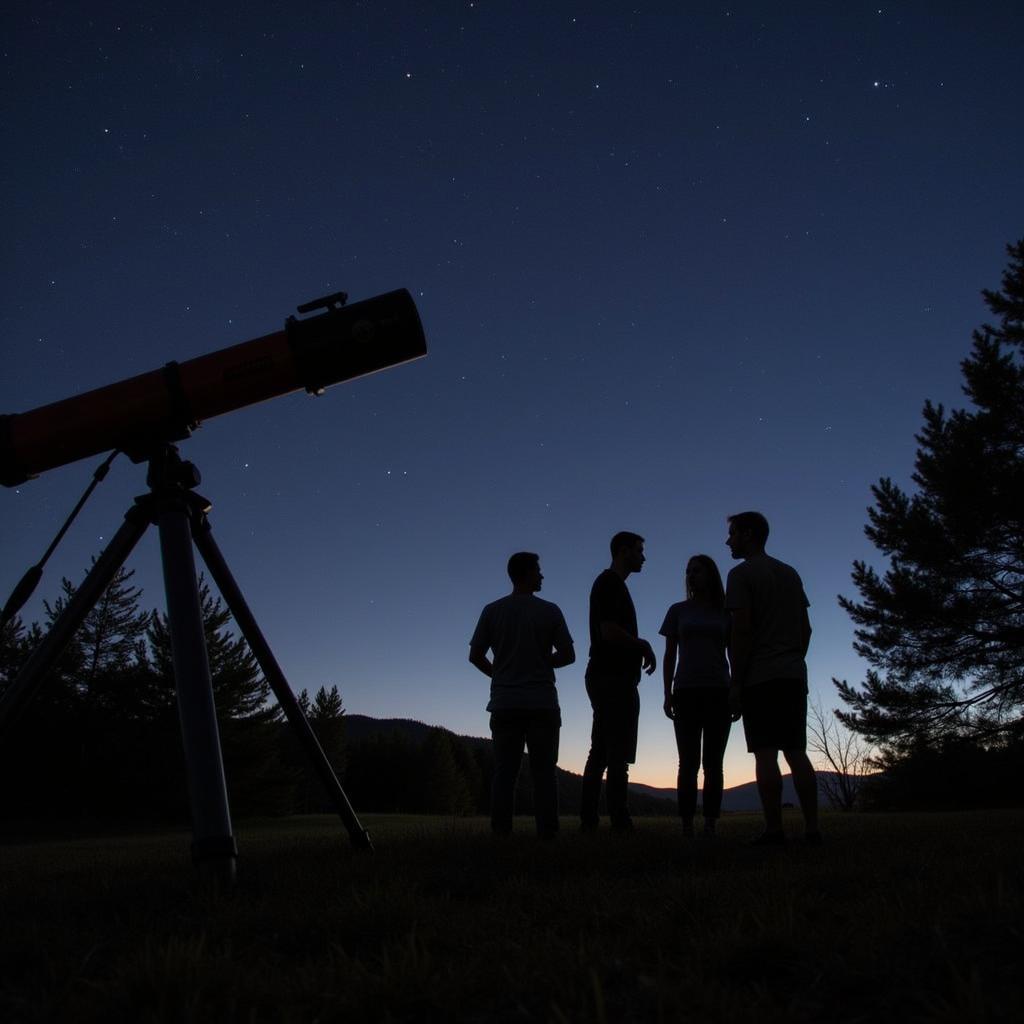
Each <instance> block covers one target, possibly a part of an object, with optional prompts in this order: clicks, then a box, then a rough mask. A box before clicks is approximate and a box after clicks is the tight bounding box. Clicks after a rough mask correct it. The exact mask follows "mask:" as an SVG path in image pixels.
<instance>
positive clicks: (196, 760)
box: [157, 495, 238, 888]
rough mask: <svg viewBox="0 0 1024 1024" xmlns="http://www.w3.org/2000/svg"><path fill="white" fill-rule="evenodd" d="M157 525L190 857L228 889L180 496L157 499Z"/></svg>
mask: <svg viewBox="0 0 1024 1024" xmlns="http://www.w3.org/2000/svg"><path fill="white" fill-rule="evenodd" d="M157 524H158V526H159V528H160V553H161V557H162V559H163V568H164V585H165V587H166V591H167V617H168V619H169V621H170V626H171V651H172V655H173V660H174V679H175V683H176V685H177V689H178V713H179V716H180V719H181V738H182V743H183V746H184V749H185V770H186V772H187V774H188V789H189V802H190V805H191V808H192V836H193V843H192V856H193V859H194V860H195V861H196V863H197V864H198V865H200V866H201V867H204V866H208V867H212V868H213V870H214V872H215V874H216V875H217V877H218V879H219V881H220V882H221V884H222V885H223V886H224V887H225V888H230V886H231V885H232V883H233V882H234V877H235V862H236V859H237V857H238V851H237V849H236V847H235V840H234V836H233V835H232V833H231V812H230V810H229V808H228V791H227V784H226V782H225V779H224V762H223V759H222V757H221V749H220V733H219V731H218V729H217V712H216V708H215V707H214V702H213V684H212V682H211V679H210V665H209V659H208V657H207V653H206V638H205V635H204V632H203V614H202V607H201V604H200V600H199V588H198V586H197V584H196V569H195V560H194V558H193V556H192V536H191V531H190V529H189V513H188V506H187V503H186V499H185V497H184V496H183V495H176V496H172V497H169V498H167V499H166V500H165V501H164V502H163V503H162V507H161V510H160V514H159V517H158V519H157Z"/></svg>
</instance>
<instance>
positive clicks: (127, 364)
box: [0, 0, 1024, 812]
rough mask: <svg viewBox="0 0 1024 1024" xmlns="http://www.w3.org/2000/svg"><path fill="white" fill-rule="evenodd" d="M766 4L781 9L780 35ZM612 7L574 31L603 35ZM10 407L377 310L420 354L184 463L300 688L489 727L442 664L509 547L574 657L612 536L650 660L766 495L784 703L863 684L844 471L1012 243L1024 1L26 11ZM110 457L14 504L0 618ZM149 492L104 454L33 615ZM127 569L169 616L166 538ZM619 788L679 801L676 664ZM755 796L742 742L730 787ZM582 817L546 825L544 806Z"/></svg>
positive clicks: (12, 107) (873, 471)
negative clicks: (624, 545) (802, 597)
mask: <svg viewBox="0 0 1024 1024" xmlns="http://www.w3.org/2000/svg"><path fill="white" fill-rule="evenodd" d="M776 8H779V10H777V9H776ZM598 12H600V13H598ZM5 21H6V25H5V33H4V37H3V52H2V75H3V89H2V96H3V99H2V102H3V116H2V118H0V151H2V153H3V154H4V156H3V158H2V168H3V170H2V175H3V182H2V184H3V194H4V229H3V232H2V240H0V245H2V251H3V275H2V284H0V287H2V302H0V318H2V330H0V347H2V358H3V373H2V375H0V411H2V412H24V411H27V410H29V409H33V408H35V407H37V406H40V405H44V404H47V403H49V402H52V401H56V400H58V399H62V398H65V397H68V396H70V395H73V394H76V393H79V392H83V391H88V390H90V389H92V388H95V387H100V386H102V385H105V384H108V383H112V382H114V381H117V380H120V379H122V378H125V377H129V376H132V375H134V374H137V373H142V372H144V371H148V370H152V369H155V368H157V367H160V366H162V365H163V364H164V363H166V362H168V361H169V360H179V361H183V360H185V359H189V358H192V357H195V356H199V355H203V354H205V353H207V352H212V351H215V350H217V349H220V348H223V347H225V346H227V345H231V344H234V343H236V342H239V341H244V340H247V339H249V338H253V337H256V336H259V335H263V334H267V333H270V332H272V331H276V330H279V329H280V327H281V325H282V322H283V320H284V317H285V316H287V315H288V314H289V313H291V312H293V311H294V307H295V306H296V305H297V304H299V303H301V302H304V301H306V300H307V299H310V298H313V297H316V296H319V295H322V294H324V293H326V292H330V291H336V290H340V289H344V290H345V291H347V292H348V293H349V295H350V297H351V299H352V301H355V300H358V299H361V298H368V297H370V296H373V295H376V294H379V293H381V292H386V291H390V290H392V289H395V288H401V287H405V288H408V289H409V290H410V291H411V292H412V294H413V296H414V297H415V299H416V302H417V305H418V307H419V310H420V314H421V316H422V319H423V323H424V327H425V330H426V334H427V340H428V345H429V354H428V356H427V358H426V359H424V360H421V361H419V362H416V363H412V364H409V365H406V366H402V367H398V368H395V369H391V370H388V371H386V372H383V373H380V374H377V375H375V376H373V377H368V378H365V379H362V380H358V381H355V382H352V383H348V384H343V385H339V386H338V387H336V388H333V389H331V390H329V391H328V392H327V393H326V394H325V395H323V396H322V397H319V398H316V399H314V398H311V397H309V396H306V395H304V394H301V393H300V394H295V395H291V396H286V397H281V398H278V399H276V400H274V401H271V402H268V403H265V404H263V405H259V406H250V407H248V408H245V409H242V410H240V411H237V412H235V413H232V414H230V415H227V416H224V417H221V418H218V419H214V420H211V421H209V422H208V423H206V424H204V425H203V426H202V428H201V429H199V430H198V431H197V432H196V433H195V434H194V436H193V437H192V438H191V439H190V440H188V441H186V442H184V443H183V444H182V451H183V454H184V455H185V457H187V458H188V459H190V460H192V461H194V462H195V463H196V464H197V465H198V467H199V468H200V471H201V472H202V474H203V484H202V487H201V488H200V490H201V492H202V493H203V494H205V495H206V496H208V497H209V498H210V499H212V501H213V505H214V507H213V511H212V513H211V522H212V524H213V528H214V533H215V536H216V538H217V541H218V543H219V545H220V547H221V549H222V551H223V553H224V555H225V557H226V558H227V560H228V562H229V564H230V566H231V568H232V570H233V572H234V574H235V576H236V578H237V580H238V582H239V583H240V585H241V586H242V588H243V590H244V591H245V593H246V596H247V598H248V600H249V603H250V605H251V606H252V608H253V611H254V613H255V614H256V617H257V619H258V620H259V621H260V624H261V626H262V628H263V630H264V632H265V634H266V635H267V638H268V640H269V641H270V644H271V646H272V647H273V648H274V651H275V654H276V655H277V658H278V660H279V662H280V663H281V665H282V667H283V669H284V671H285V673H286V675H287V676H288V677H289V679H290V681H291V683H292V686H293V688H294V689H296V690H299V689H301V688H303V687H305V688H308V689H310V690H311V691H312V690H315V689H316V688H318V687H319V686H321V685H327V686H331V685H335V684H336V685H337V686H338V687H339V689H340V690H341V693H342V695H343V698H344V700H345V704H346V707H347V709H348V711H349V712H352V713H360V714H367V715H373V716H378V717H384V716H389V717H390V716H396V717H407V718H415V719H420V720H422V721H425V722H428V723H433V724H440V725H444V726H446V727H448V728H450V729H452V730H454V731H455V732H459V733H466V734H472V735H487V715H486V713H485V711H484V705H485V704H486V701H487V686H488V681H487V680H486V679H485V678H484V677H483V676H482V675H480V674H479V673H478V672H477V671H476V670H475V669H473V668H472V667H471V666H470V665H469V663H468V661H467V660H466V655H467V651H468V641H469V637H470V635H471V633H472V630H473V627H474V625H475V623H476V619H477V616H478V614H479V611H480V608H481V607H482V605H483V604H484V603H486V602H487V601H490V600H493V599H494V598H496V597H499V596H501V595H502V594H503V593H505V592H507V590H508V589H509V585H508V581H507V579H506V577H505V562H506V559H507V557H508V555H509V554H510V553H511V552H513V551H515V550H518V549H526V550H532V551H536V552H539V553H540V555H541V564H542V569H543V571H544V575H545V583H544V590H543V591H542V594H541V596H542V597H545V598H547V599H549V600H552V601H555V602H556V603H558V604H559V605H560V606H561V608H562V609H563V611H564V613H565V616H566V619H567V621H568V624H569V628H570V630H571V632H572V634H573V636H574V639H575V640H576V646H577V654H578V660H577V663H576V664H575V665H574V666H572V667H571V668H569V669H564V670H562V671H560V672H559V673H558V687H559V691H560V695H561V702H562V713H563V722H564V726H563V732H562V752H561V757H560V764H561V766H562V767H564V768H567V769H569V770H572V771H580V770H582V766H583V761H584V759H585V756H586V749H587V743H588V738H589V728H590V714H589V706H588V704H587V701H586V696H585V694H584V690H583V671H584V667H585V663H586V653H587V642H588V637H587V618H586V614H587V595H588V593H589V589H590V585H591V582H592V580H593V578H594V576H595V575H596V574H597V573H598V572H599V571H600V570H601V569H602V568H604V567H605V566H606V565H607V564H608V561H609V553H608V540H609V539H610V537H611V535H612V534H613V533H614V532H616V531H617V530H622V529H628V530H633V531H635V532H638V533H640V534H642V535H643V536H644V537H645V538H646V542H647V545H646V546H647V556H648V561H647V564H646V566H645V568H644V570H643V572H642V573H641V574H640V575H637V576H632V577H630V579H629V586H630V589H631V591H632V593H633V597H634V601H635V603H636V606H637V612H638V618H639V621H640V630H641V635H643V636H645V637H647V638H648V639H650V640H651V641H652V643H654V645H655V648H656V650H657V651H658V655H659V659H660V656H661V652H662V641H661V638H660V637H658V636H657V635H656V634H657V629H658V627H659V626H660V624H661V620H662V617H663V615H664V613H665V610H666V608H667V607H668V605H669V604H671V603H672V602H673V601H675V600H678V599H680V597H681V593H682V572H683V567H684V565H685V563H686V560H687V558H688V557H689V556H690V555H691V554H694V553H698V552H703V553H706V554H709V555H711V556H712V557H713V558H714V559H715V560H716V562H717V563H718V565H719V567H720V569H721V570H722V573H723V576H724V575H725V573H726V571H727V570H728V568H729V567H730V566H731V564H732V563H731V560H730V558H729V553H728V550H727V549H726V547H725V535H726V523H725V517H726V516H727V515H728V514H730V513H734V512H739V511H743V510H745V509H751V508H752V509H759V510H761V511H762V512H764V513H765V514H766V515H767V517H768V519H769V521H770V522H771V525H772V535H771V537H770V539H769V544H768V550H769V553H771V554H774V555H776V556H777V557H780V558H782V559H783V560H785V561H788V562H790V563H791V564H793V565H794V566H796V568H797V569H798V570H799V571H800V573H801V574H802V576H803V578H804V582H805V587H806V590H807V593H808V596H809V598H810V601H811V610H810V611H811V619H812V624H813V626H814V630H815V632H814V637H813V639H812V646H811V652H810V656H809V668H810V678H811V691H812V697H819V698H820V699H821V700H822V701H823V702H824V704H825V705H826V707H833V706H835V704H836V700H835V699H834V697H833V691H832V687H831V684H830V678H831V677H832V676H840V677H847V678H850V679H851V680H852V679H861V678H862V677H863V672H864V666H863V665H862V664H861V663H860V662H859V661H858V659H857V658H856V657H855V656H854V655H853V653H852V650H851V639H852V628H851V625H850V622H849V620H848V618H847V617H846V616H845V615H844V614H843V613H842V612H841V610H840V609H839V608H838V606H837V604H836V595H837V594H839V593H845V594H848V595H849V594H851V593H852V588H851V584H850V566H851V562H852V560H853V559H854V558H858V557H867V558H869V559H873V560H874V561H875V564H881V563H880V562H879V559H878V556H877V555H876V553H875V552H874V551H873V549H872V548H871V547H870V545H869V544H868V542H867V541H866V539H865V538H864V536H863V525H864V522H865V520H866V511H865V510H866V507H867V506H868V505H869V503H870V500H871V496H870V490H869V488H870V485H871V484H872V483H873V482H875V481H876V480H877V479H878V478H879V477H880V476H883V475H889V476H892V477H893V478H894V479H895V480H897V481H898V482H900V483H903V484H907V483H908V482H909V476H910V473H911V471H912V462H913V454H914V450H915V443H914V437H913V435H914V432H915V430H917V429H918V428H919V426H920V423H921V418H920V410H921V406H922V404H923V402H924V400H925V399H926V398H931V399H933V400H936V401H942V402H945V403H946V404H947V405H949V404H953V405H956V404H960V403H961V402H962V395H961V392H960V383H961V378H960V373H959V361H960V359H962V358H963V357H964V356H965V355H966V353H967V351H968V348H969V345H970V332H971V330H972V329H973V328H974V327H976V326H978V325H979V324H980V323H981V322H982V321H983V320H985V319H986V317H987V313H988V311H987V309H986V307H985V306H984V304H983V302H982V299H981V296H980V290H981V289H982V288H983V287H998V284H999V278H1000V274H1001V272H1002V270H1003V268H1004V265H1005V262H1006V255H1005V250H1004V246H1005V244H1006V243H1007V242H1009V241H1012V240H1015V239H1017V238H1018V237H1020V236H1021V235H1022V234H1024V189H1022V168H1024V134H1022V133H1021V131H1020V128H1021V118H1020V109H1021V108H1020V103H1021V98H1022V96H1024V62H1022V61H1021V57H1020V43H1021V40H1022V39H1024V7H1021V5H1019V4H1017V3H1005V4H1002V3H991V2H990V3H984V4H978V5H971V4H966V3H963V4H924V3H908V4H898V5H893V6H889V5H885V6H877V5H867V4H861V3H842V4H840V3H832V4H828V3H814V4H785V5H775V4H767V3H748V4H690V3H678V4H669V3H662V4H630V5H626V4H611V3H608V4H569V3H564V4H563V3H550V4H531V3H487V2H479V3H454V2H453V3H438V4H429V5H428V4H417V3H405V4H391V3H367V4H362V3H326V2H323V3H303V2H297V3H294V4H287V5H286V4H279V3H258V2H257V3H247V4H233V3H223V4H214V5H200V4H157V3H147V2H133V3H123V4H118V3H103V4H73V3H46V2H40V0H34V2H32V3H16V4H15V5H14V13H13V14H12V15H8V16H7V17H6V19H5ZM100 461H101V457H100V456H97V457H95V458H93V459H90V460H85V461H82V462H79V463H75V464H73V465H69V466H65V467H62V468H59V469H55V470H52V471H50V472H48V473H46V474H44V475H43V476H42V477H40V478H39V479H36V480H33V481H30V482H28V483H26V484H24V485H22V486H20V487H18V488H15V489H5V490H3V491H0V509H2V523H3V533H2V550H0V590H3V592H4V593H3V594H2V595H0V600H2V599H5V598H6V595H7V593H8V592H9V591H10V589H11V588H13V586H14V584H15V583H16V582H17V580H18V579H19V578H20V577H21V575H22V573H23V572H24V571H25V569H27V568H28V567H29V565H31V564H33V563H34V562H35V561H36V560H37V559H38V558H39V557H40V556H41V555H42V553H43V551H44V550H45V548H46V546H47V544H48V543H49V541H50V539H51V538H52V536H53V535H54V533H55V532H56V531H57V529H58V528H59V526H60V525H61V523H63V521H64V518H65V516H66V515H67V513H68V512H69V511H70V509H71V507H72V505H73V504H74V502H75V500H77V497H78V495H79V494H80V493H81V491H82V490H83V489H84V488H85V486H86V484H87V483H88V482H89V480H90V478H91V473H92V470H93V468H94V467H95V466H96V465H98V463H99V462H100ZM144 476H145V473H144V469H143V467H141V466H134V465H132V464H131V463H130V462H129V461H128V460H127V459H126V458H123V457H122V458H120V459H119V460H117V461H116V462H115V463H114V467H113V469H112V471H111V474H110V476H109V478H108V479H107V481H106V482H105V483H104V484H103V485H102V486H101V487H100V489H99V490H98V492H97V494H96V495H95V496H94V498H93V500H92V501H91V502H90V503H89V505H88V506H87V508H86V510H85V512H83V514H82V515H81V517H80V518H79V521H78V522H77V523H76V525H75V526H74V527H73V529H72V532H71V533H70V534H69V536H68V538H67V539H66V540H65V542H64V543H63V544H62V546H61V547H60V548H59V549H58V552H57V554H56V555H55V556H54V557H53V559H52V560H51V562H50V564H49V565H48V567H47V573H46V576H45V577H44V581H43V583H42V584H41V586H40V588H39V590H38V591H37V594H36V596H35V597H34V598H33V599H32V601H31V602H30V603H29V605H27V606H26V608H25V610H24V612H23V618H24V619H25V620H26V621H27V622H31V621H36V620H41V619H42V615H43V612H42V600H43V598H44V597H48V598H50V599H51V600H52V598H53V597H54V596H55V595H56V594H57V593H58V591H59V583H60V577H61V576H62V575H64V576H67V577H69V578H70V579H72V580H73V581H75V582H78V581H79V580H80V579H81V578H82V575H83V574H84V572H85V570H86V568H87V567H88V564H89V560H90V557H91V556H93V555H95V554H98V553H99V551H100V550H101V549H102V547H103V545H104V543H105V541H106V540H108V539H109V537H110V536H111V534H112V533H113V531H114V530H115V529H116V528H117V527H118V525H119V524H120V522H121V519H122V516H123V513H124V511H125V509H126V508H127V506H128V505H129V503H130V501H131V498H132V496H133V495H135V494H138V493H141V492H142V491H144V490H145V483H144ZM130 567H131V568H134V569H135V570H136V576H135V582H136V583H137V584H138V585H140V586H141V587H142V588H143V590H144V596H143V601H144V604H145V605H146V606H148V607H162V605H163V584H162V578H161V574H160V570H159V561H158V551H157V537H156V532H155V530H154V531H151V532H150V533H149V534H147V536H146V537H145V538H144V540H143V542H142V544H141V545H140V547H139V549H137V551H136V553H135V555H134V556H133V558H132V560H131V562H130ZM641 696H642V701H643V711H642V716H641V733H640V752H639V760H638V762H637V764H636V766H635V768H634V770H633V772H632V777H633V779H635V780H636V781H642V782H647V783H650V784H654V785H672V784H674V775H675V749H674V743H673V737H672V728H671V725H670V723H669V722H668V720H667V719H665V718H664V716H663V714H662V711H661V669H660V664H659V668H658V672H657V673H656V674H655V675H654V676H652V677H650V678H647V677H645V681H644V682H643V683H642V688H641ZM752 777H753V763H752V759H751V758H749V757H748V755H747V754H746V753H745V751H744V748H743V743H742V736H741V730H740V729H738V728H736V729H734V731H733V737H732V739H731V741H730V746H729V753H728V756H727V762H726V785H727V786H730V785H736V784H738V783H741V782H745V781H748V780H749V779H751V778H752ZM565 810H566V811H567V812H572V811H574V810H575V809H574V808H566V809H565Z"/></svg>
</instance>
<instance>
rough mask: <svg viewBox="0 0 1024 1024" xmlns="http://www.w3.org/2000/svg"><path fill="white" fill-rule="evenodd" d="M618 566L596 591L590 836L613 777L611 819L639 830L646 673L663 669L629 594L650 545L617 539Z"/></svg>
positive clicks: (587, 783) (585, 822) (589, 675)
mask: <svg viewBox="0 0 1024 1024" xmlns="http://www.w3.org/2000/svg"><path fill="white" fill-rule="evenodd" d="M611 552H612V564H611V566H609V568H607V569H605V570H604V572H602V573H601V574H600V575H599V576H598V577H597V579H596V580H594V585H593V587H592V588H591V590H590V660H589V661H588V663H587V671H586V684H587V696H588V697H589V698H590V706H591V707H592V708H593V712H594V720H593V725H592V727H591V731H590V753H589V754H588V755H587V763H586V766H585V767H584V769H583V793H582V797H581V801H580V823H581V826H582V828H583V829H584V830H585V831H588V830H591V829H594V828H597V824H598V820H599V815H598V802H599V800H600V796H601V778H602V776H603V775H604V774H605V772H606V771H607V773H608V780H607V788H606V796H607V802H608V816H609V818H610V819H611V825H612V828H613V829H614V830H616V831H623V832H624V831H628V830H629V829H631V828H632V827H633V821H632V819H631V818H630V816H629V802H628V782H629V766H630V764H632V763H633V762H634V761H636V740H637V726H638V723H639V720H640V695H639V693H638V692H637V685H638V684H639V682H640V675H641V672H642V671H644V672H646V673H647V674H648V675H650V674H651V673H652V672H653V671H654V669H655V668H656V666H657V659H656V658H655V656H654V650H653V649H652V647H651V645H650V644H649V643H648V642H647V641H646V640H642V639H640V637H639V635H638V630H637V624H636V609H635V608H634V607H633V599H632V598H631V597H630V596H629V590H627V589H626V578H627V577H628V576H629V574H630V573H633V572H640V570H641V569H642V568H643V564H644V562H645V561H646V559H645V557H644V539H643V537H640V536H638V535H637V534H635V533H628V532H622V533H617V534H615V536H614V537H612V541H611Z"/></svg>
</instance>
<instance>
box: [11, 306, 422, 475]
mask: <svg viewBox="0 0 1024 1024" xmlns="http://www.w3.org/2000/svg"><path fill="white" fill-rule="evenodd" d="M347 298H348V296H347V295H346V294H345V293H344V292H336V293H334V294H333V295H325V296H324V297H323V298H320V299H314V300H313V301H312V302H307V303H304V304H303V305H301V306H299V307H298V312H299V313H313V312H314V311H316V310H319V309H324V310H326V312H323V313H320V314H319V315H317V316H309V317H306V318H305V319H301V320H300V319H297V318H296V317H294V316H290V317H288V318H287V320H286V321H285V326H284V330H283V331H277V332H276V333H274V334H267V335H264V336H263V337H260V338H253V339H252V340H250V341H243V342H242V343H241V344H238V345H232V346H230V347H229V348H224V349H221V350H220V351H218V352H212V353H210V354H209V355H205V356H200V357H198V358H197V359H189V360H188V361H187V362H183V363H177V362H170V363H167V364H166V365H165V366H164V367H163V368H162V369H159V370H152V371H150V372H149V373H143V374H140V375H139V376H137V377H129V378H127V379H126V380H122V381H118V382H117V383H116V384H109V385H107V386H106V387H102V388H97V389H95V390H94V391H88V392H86V393H85V394H82V395H76V396H74V397H72V398H66V399H64V400H63V401H60V402H54V403H52V404H51V405H44V406H40V407H38V408H36V409H33V410H31V411H30V412H24V413H16V414H13V415H0V483H2V484H3V485H4V486H5V487H15V486H17V485H18V484H22V483H24V482H25V481H26V480H30V479H31V478H32V477H35V476H38V475H39V474H40V473H43V472H45V471H46V470H48V469H55V468H56V467H58V466H63V465H66V464H67V463H69V462H75V461H77V460H78V459H84V458H88V457H89V456H90V455H96V454H98V453H100V452H106V451H111V450H113V449H116V450H119V451H122V452H124V453H125V454H127V455H128V456H129V457H130V458H131V459H132V460H133V461H134V462H141V461H142V460H144V459H146V458H148V457H149V454H150V452H151V451H152V450H153V448H154V446H155V445H159V444H161V443H167V442H171V441H180V440H183V439H184V438H186V437H188V436H189V435H190V434H191V432H192V431H193V430H194V429H195V428H196V427H198V426H199V424H200V423H201V422H202V421H203V420H208V419H212V418H213V417H214V416H220V415H222V414H223V413H227V412H233V411H234V410H236V409H241V408H243V407H244V406H247V405H253V404H255V403H257V402H263V401H266V400H267V399H270V398H276V397H278V396H279V395H286V394H289V393H291V392H293V391H298V390H299V389H302V388H304V389H305V390H306V391H308V392H310V393H311V394H321V393H322V392H323V390H324V389H325V388H327V387H329V386H330V385H332V384H337V383H339V382H341V381H345V380H352V379H353V378H355V377H362V376H364V375H366V374H368V373H374V372H375V371H377V370H383V369H386V368H387V367H389V366H396V365H398V364H399V363H405V362H408V361H409V360H412V359H418V358H420V357H421V356H424V355H426V352H427V344H426V339H425V338H424V335H423V326H422V324H421V323H420V318H419V314H418V312H417V311H416V305H415V303H414V302H413V299H412V296H411V295H410V294H409V292H408V291H407V290H406V289H404V288H402V289H399V290H397V291H393V292H387V293H385V294H383V295H378V296H376V297H374V298H372V299H366V300H364V301H362V302H356V303H353V304H352V305H351V306H349V305H346V301H347Z"/></svg>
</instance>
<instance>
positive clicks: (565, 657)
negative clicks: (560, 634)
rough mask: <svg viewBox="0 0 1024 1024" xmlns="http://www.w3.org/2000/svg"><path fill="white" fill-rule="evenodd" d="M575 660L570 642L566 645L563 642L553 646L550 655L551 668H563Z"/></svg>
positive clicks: (574, 652)
mask: <svg viewBox="0 0 1024 1024" xmlns="http://www.w3.org/2000/svg"><path fill="white" fill-rule="evenodd" d="M575 660H576V648H575V647H574V646H573V642H572V641H571V640H570V641H569V642H568V643H566V642H565V641H564V640H563V641H562V642H561V644H558V643H556V644H555V645H554V650H553V653H552V655H551V667H552V668H565V666H566V665H571V664H572V663H573V662H574V661H575Z"/></svg>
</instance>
